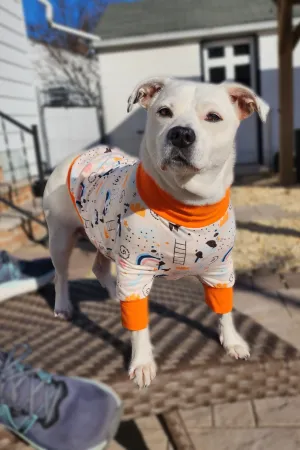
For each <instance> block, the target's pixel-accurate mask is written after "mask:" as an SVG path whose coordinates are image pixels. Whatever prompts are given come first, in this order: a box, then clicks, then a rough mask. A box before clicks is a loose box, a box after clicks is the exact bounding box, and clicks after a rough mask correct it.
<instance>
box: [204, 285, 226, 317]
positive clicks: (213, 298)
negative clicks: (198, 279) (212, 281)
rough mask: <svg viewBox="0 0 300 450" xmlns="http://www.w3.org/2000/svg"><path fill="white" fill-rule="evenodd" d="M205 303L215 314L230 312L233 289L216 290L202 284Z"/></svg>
mask: <svg viewBox="0 0 300 450" xmlns="http://www.w3.org/2000/svg"><path fill="white" fill-rule="evenodd" d="M203 287H204V294H205V302H206V304H207V305H208V306H209V307H210V308H211V309H212V310H213V311H214V312H215V313H217V314H226V313H229V312H231V311H232V307H233V288H232V287H230V288H216V287H211V286H208V285H207V284H203Z"/></svg>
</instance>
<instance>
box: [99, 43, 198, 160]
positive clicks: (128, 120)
mask: <svg viewBox="0 0 300 450" xmlns="http://www.w3.org/2000/svg"><path fill="white" fill-rule="evenodd" d="M99 64H100V69H99V70H100V77H101V88H102V98H103V105H104V122H105V130H106V133H107V134H108V136H109V138H110V143H111V145H118V146H120V147H122V148H123V149H124V150H125V151H127V152H128V153H130V154H132V155H137V154H138V150H139V146H140V141H141V137H142V132H143V130H144V126H145V111H144V110H142V109H141V108H137V109H134V110H133V111H132V112H131V113H130V114H127V113H126V109H127V99H128V97H129V95H130V93H131V91H132V90H133V88H134V87H135V85H136V84H137V83H138V82H139V81H141V80H143V79H144V78H147V77H151V76H157V75H166V76H170V75H173V76H175V77H184V78H190V79H199V77H200V70H201V69H200V66H201V64H200V45H199V43H192V44H186V45H173V46H164V47H152V48H146V49H145V48H143V49H134V50H125V51H118V52H113V53H102V54H101V53H100V55H99Z"/></svg>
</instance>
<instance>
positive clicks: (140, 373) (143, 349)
mask: <svg viewBox="0 0 300 450" xmlns="http://www.w3.org/2000/svg"><path fill="white" fill-rule="evenodd" d="M131 345H132V357H131V364H130V368H129V376H130V379H131V380H134V382H135V383H136V384H137V385H138V386H139V387H140V388H142V387H146V386H149V385H150V384H151V381H152V380H154V378H155V376H156V364H155V361H154V357H153V352H152V344H151V339H150V333H149V328H148V327H147V328H145V329H144V330H139V331H132V332H131Z"/></svg>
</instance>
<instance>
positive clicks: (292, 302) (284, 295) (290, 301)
mask: <svg viewBox="0 0 300 450" xmlns="http://www.w3.org/2000/svg"><path fill="white" fill-rule="evenodd" d="M278 295H279V297H280V298H281V299H282V300H283V302H284V304H285V307H286V308H287V310H288V312H289V314H290V315H291V317H292V319H294V320H296V321H298V322H299V321H300V288H291V289H282V290H280V291H278Z"/></svg>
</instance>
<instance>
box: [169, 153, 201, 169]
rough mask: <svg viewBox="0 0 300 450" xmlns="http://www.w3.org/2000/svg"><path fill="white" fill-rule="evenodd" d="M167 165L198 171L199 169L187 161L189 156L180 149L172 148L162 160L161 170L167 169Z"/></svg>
mask: <svg viewBox="0 0 300 450" xmlns="http://www.w3.org/2000/svg"><path fill="white" fill-rule="evenodd" d="M168 167H173V168H176V169H181V168H182V169H183V168H184V169H189V170H191V171H192V172H199V170H198V169H197V168H196V167H195V166H194V165H193V164H192V163H191V162H190V161H189V158H188V157H187V156H186V155H184V153H183V152H182V151H180V150H175V149H174V150H173V151H172V152H171V154H170V156H169V157H168V158H166V159H165V160H164V161H163V164H162V170H167V168H168Z"/></svg>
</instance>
